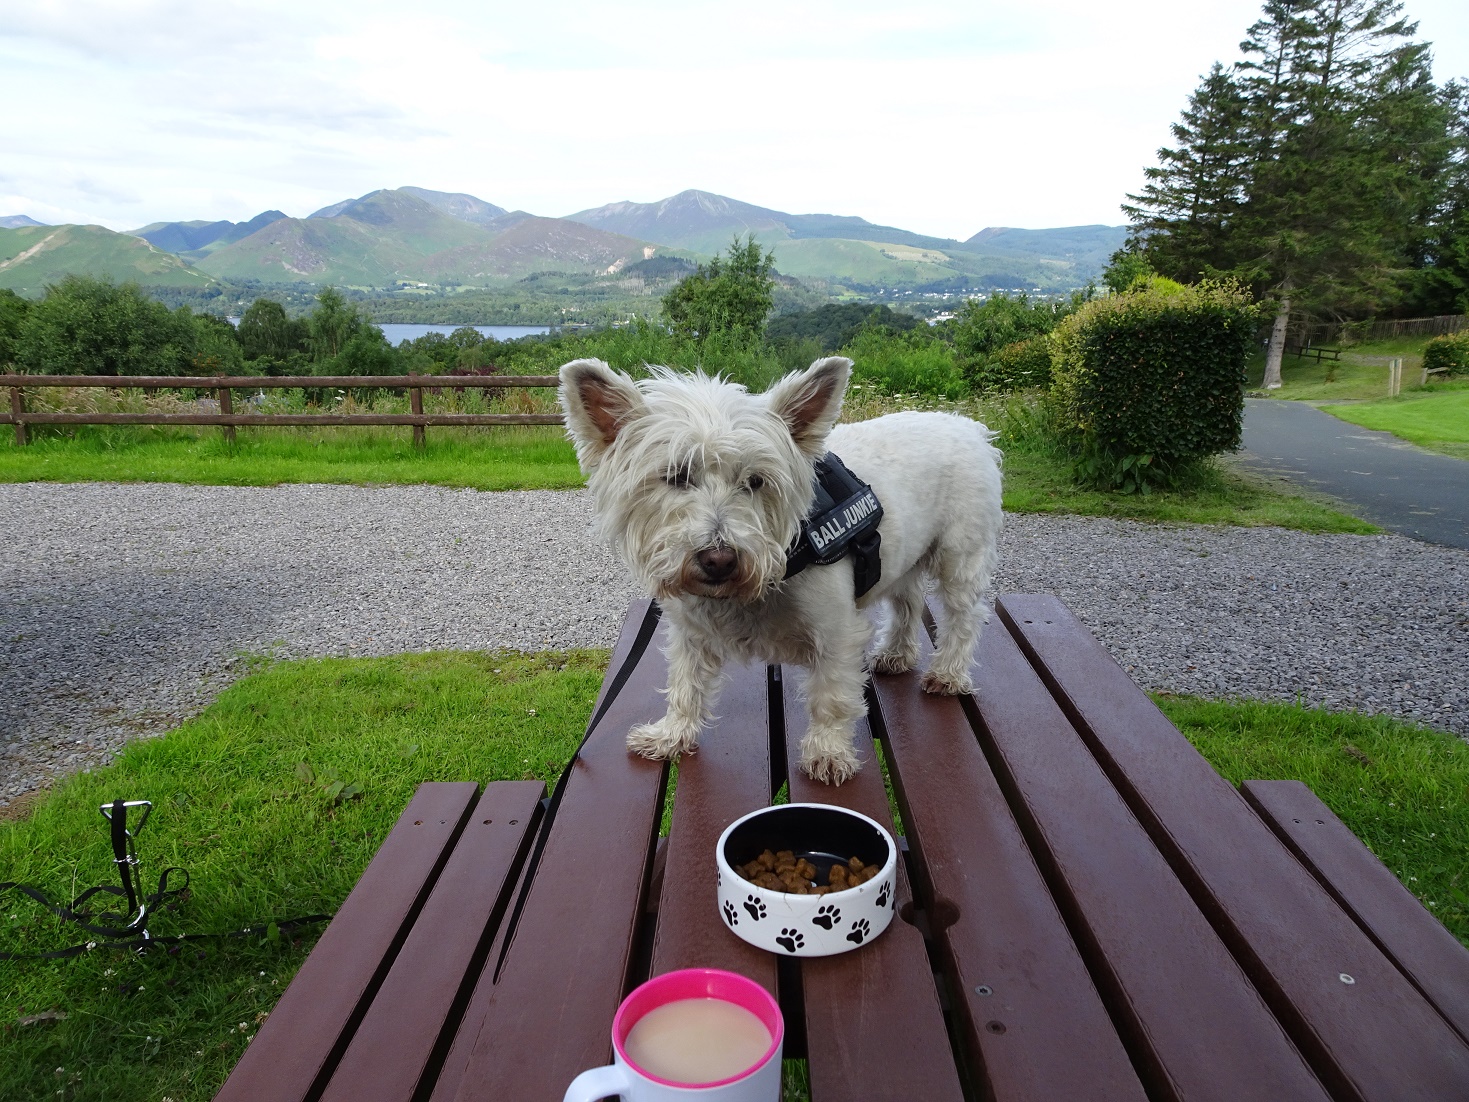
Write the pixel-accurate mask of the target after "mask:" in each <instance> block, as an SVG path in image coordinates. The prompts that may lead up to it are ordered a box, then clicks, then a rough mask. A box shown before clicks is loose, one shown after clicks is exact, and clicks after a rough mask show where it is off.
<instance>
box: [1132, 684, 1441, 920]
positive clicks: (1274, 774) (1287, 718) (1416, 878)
mask: <svg viewBox="0 0 1469 1102" xmlns="http://www.w3.org/2000/svg"><path fill="white" fill-rule="evenodd" d="M1155 699H1156V700H1157V702H1158V706H1159V707H1160V708H1162V709H1163V711H1164V713H1165V714H1167V716H1168V718H1169V719H1171V720H1172V721H1173V722H1174V723H1175V724H1176V725H1177V726H1178V727H1179V729H1180V730H1182V731H1183V733H1184V734H1185V735H1187V736H1188V739H1189V741H1190V742H1192V743H1193V744H1194V746H1195V747H1197V748H1198V750H1199V752H1200V753H1201V754H1203V755H1204V757H1206V758H1208V759H1209V762H1210V764H1211V765H1213V766H1214V768H1215V769H1217V770H1219V772H1220V773H1221V774H1222V775H1223V776H1224V777H1225V778H1226V779H1228V780H1229V781H1230V782H1231V783H1234V784H1238V783H1239V782H1240V781H1243V780H1300V781H1305V782H1306V784H1308V785H1309V786H1310V787H1311V790H1312V791H1313V792H1315V793H1316V795H1317V796H1319V797H1320V798H1321V800H1322V802H1323V803H1325V804H1326V806H1327V807H1329V808H1331V810H1332V811H1333V812H1334V813H1335V814H1336V815H1337V817H1338V818H1340V819H1341V820H1342V822H1344V823H1345V824H1346V825H1347V826H1348V827H1350V828H1351V830H1352V833H1354V834H1356V835H1357V837H1358V838H1361V839H1362V841H1364V842H1365V843H1366V844H1367V846H1368V848H1370V849H1371V850H1372V852H1373V853H1375V854H1377V856H1378V857H1379V858H1380V859H1381V860H1382V861H1383V863H1384V864H1386V865H1387V867H1388V868H1390V869H1392V871H1393V872H1394V873H1395V874H1396V875H1397V877H1398V879H1399V880H1401V881H1402V882H1403V884H1404V885H1405V886H1406V887H1407V888H1408V890H1409V891H1411V892H1412V893H1413V894H1414V895H1415V896H1417V897H1418V898H1419V899H1420V900H1422V902H1423V904H1424V905H1425V906H1426V907H1427V908H1428V909H1429V911H1431V912H1432V913H1433V914H1434V915H1436V916H1437V917H1438V919H1439V921H1441V922H1442V923H1443V924H1444V925H1445V926H1447V927H1448V928H1449V930H1450V931H1452V933H1453V934H1454V936H1456V937H1457V938H1458V939H1459V940H1460V941H1462V942H1464V943H1465V944H1466V945H1469V742H1465V741H1464V740H1463V739H1459V738H1455V737H1454V736H1453V735H1449V734H1445V733H1443V732H1440V731H1433V730H1430V729H1428V728H1426V727H1420V726H1417V725H1415V724H1410V723H1403V722H1401V721H1399V720H1393V719H1388V718H1386V717H1381V716H1378V717H1369V716H1363V715H1358V714H1355V713H1331V712H1326V711H1322V710H1319V709H1308V708H1297V707H1294V706H1292V705H1288V704H1265V703H1258V702H1251V701H1240V702H1229V703H1221V702H1218V701H1208V700H1200V699H1197V698H1193V697H1182V696H1166V695H1160V696H1158V697H1156V698H1155Z"/></svg>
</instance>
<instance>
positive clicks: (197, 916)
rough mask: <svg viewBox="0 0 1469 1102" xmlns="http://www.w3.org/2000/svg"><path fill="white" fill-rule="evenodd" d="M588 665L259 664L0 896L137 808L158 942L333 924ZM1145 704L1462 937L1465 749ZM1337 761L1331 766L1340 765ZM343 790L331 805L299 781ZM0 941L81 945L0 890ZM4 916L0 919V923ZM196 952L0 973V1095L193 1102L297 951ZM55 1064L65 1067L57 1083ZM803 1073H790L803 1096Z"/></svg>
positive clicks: (577, 685)
mask: <svg viewBox="0 0 1469 1102" xmlns="http://www.w3.org/2000/svg"><path fill="white" fill-rule="evenodd" d="M606 661H607V653H606V652H605V651H574V652H564V653H563V652H551V653H545V654H540V655H522V654H506V653H501V654H464V653H454V654H447V653H443V654H421V655H402V656H397V657H392V658H372V659H325V660H315V661H303V662H283V663H278V664H264V663H263V664H262V665H261V667H260V668H259V669H258V670H257V672H255V673H253V674H251V675H249V676H247V677H245V678H243V679H242V680H241V681H239V682H238V683H236V684H235V685H234V686H233V687H232V688H230V689H228V690H227V691H225V692H224V693H223V694H221V696H220V697H219V698H218V700H216V701H215V703H214V704H212V705H211V706H210V707H209V708H208V709H207V710H206V711H205V712H204V713H203V714H202V715H201V716H200V717H199V718H197V719H195V720H193V721H190V722H188V723H185V724H184V725H183V726H181V727H179V728H178V729H177V730H175V731H172V732H170V733H169V734H168V735H167V736H165V737H163V738H159V739H152V740H146V741H141V742H135V743H133V744H132V745H130V746H129V747H128V748H127V749H126V750H125V751H124V752H123V753H122V755H121V756H120V757H119V758H118V760H117V761H116V762H115V763H114V764H112V765H110V766H108V767H106V768H103V769H99V770H96V771H94V772H92V773H89V774H82V775H79V776H75V777H72V778H70V779H69V780H67V781H64V782H62V783H60V784H58V785H57V786H56V788H54V789H53V790H52V791H50V792H49V793H47V794H45V796H44V797H43V798H42V799H41V800H39V801H38V802H37V804H36V806H35V807H34V808H33V810H32V811H31V812H30V814H29V816H28V817H26V818H24V819H21V820H19V821H14V822H8V823H0V879H14V880H20V881H22V882H25V883H30V884H35V885H38V886H40V887H42V888H44V889H45V890H47V891H49V892H50V893H51V894H52V895H53V896H54V897H59V898H63V899H64V898H67V897H68V896H69V895H70V894H71V893H72V892H73V891H75V890H78V889H80V888H81V887H83V886H87V885H91V884H97V883H109V882H111V881H112V877H113V875H114V873H113V870H112V867H111V860H110V858H111V851H110V848H109V846H108V844H107V841H106V837H105V834H104V832H103V829H102V820H101V818H100V816H99V815H98V813H97V805H98V804H100V803H103V802H106V801H110V800H112V799H114V798H116V797H119V796H122V797H127V798H146V799H150V800H152V801H153V802H154V804H155V812H154V816H153V818H152V820H151V821H150V822H149V824H148V827H147V828H146V830H144V831H143V832H142V833H141V835H140V838H139V850H140V854H141V856H142V858H143V861H144V873H145V875H146V876H148V877H149V878H150V883H151V879H152V878H153V877H156V876H157V874H158V871H159V870H160V869H161V868H162V867H164V866H166V865H181V866H183V867H185V868H187V869H188V870H189V872H190V873H191V874H192V876H193V885H192V896H191V898H189V899H188V901H187V902H186V903H184V904H183V905H182V906H181V907H180V909H179V910H178V911H177V912H176V913H173V912H167V913H164V914H161V915H160V916H159V917H158V918H157V920H156V921H155V922H154V923H153V929H154V931H155V932H156V933H159V934H168V933H174V932H180V931H190V932H195V931H210V930H220V931H222V930H232V929H238V928H240V927H243V926H246V925H253V924H256V923H258V922H260V921H261V920H263V919H267V918H271V917H282V916H289V915H296V914H305V913H310V912H314V911H321V910H326V911H330V910H334V909H335V908H336V907H337V906H339V905H340V903H341V901H342V899H343V898H345V896H346V894H347V892H348V891H349V890H350V888H351V886H352V884H353V883H354V882H355V881H356V879H357V877H358V876H359V875H360V874H361V871H362V869H363V868H364V867H365V866H366V864H367V862H368V860H369V859H370V857H371V856H372V854H373V852H374V851H375V850H376V848H377V846H378V845H379V844H380V843H381V841H382V839H383V837H384V836H385V835H386V833H387V831H388V830H389V828H390V827H391V825H392V823H393V822H394V821H395V820H396V818H397V816H398V814H399V813H400V812H401V810H402V808H403V807H404V806H405V805H406V804H407V802H408V800H409V798H410V797H411V795H412V793H413V789H414V787H415V786H416V785H417V784H419V783H420V782H422V781H430V780H476V781H488V780H495V779H520V778H536V779H541V780H544V781H547V782H551V781H553V780H554V779H555V777H556V776H557V775H558V774H559V773H560V771H561V769H562V768H563V767H564V765H565V763H566V761H567V759H568V757H569V755H570V754H571V753H572V752H573V751H574V749H575V747H576V745H577V743H578V741H579V739H580V736H581V733H582V731H583V729H584V726H585V724H586V720H587V717H588V715H589V713H590V710H591V705H592V701H593V699H594V697H595V695H596V691H597V686H598V684H599V683H600V680H601V677H602V673H603V669H604V667H605V663H606ZM1159 702H1160V705H1161V706H1162V708H1163V709H1164V711H1165V712H1167V713H1168V715H1169V717H1170V718H1171V719H1173V721H1174V722H1175V723H1178V724H1179V725H1180V727H1181V728H1182V729H1183V730H1184V732H1185V733H1186V734H1187V735H1188V737H1189V738H1190V739H1191V740H1192V741H1193V743H1194V744H1195V745H1196V746H1198V747H1199V749H1200V751H1201V752H1202V753H1203V754H1204V756H1205V757H1206V758H1208V759H1209V760H1210V761H1211V762H1212V763H1213V764H1214V765H1215V767H1216V768H1218V769H1219V770H1220V772H1221V773H1223V774H1224V775H1225V776H1226V777H1227V778H1229V779H1230V780H1231V781H1233V782H1238V781H1239V780H1242V779H1246V778H1265V779H1277V778H1279V779H1287V778H1298V779H1301V780H1304V781H1306V782H1307V783H1308V784H1310V785H1311V787H1312V788H1313V789H1314V790H1315V791H1316V792H1317V794H1318V795H1320V796H1321V798H1322V799H1323V800H1324V801H1325V802H1326V803H1327V805H1328V806H1329V807H1331V808H1332V810H1333V811H1335V812H1336V814H1338V815H1339V816H1340V817H1341V818H1342V819H1343V821H1345V822H1346V824H1347V825H1348V826H1349V827H1350V828H1351V829H1352V830H1353V831H1355V832H1356V833H1357V835H1358V836H1359V837H1361V838H1363V839H1364V840H1365V841H1366V842H1367V843H1368V844H1369V845H1370V846H1371V847H1372V849H1373V850H1374V851H1375V852H1376V853H1377V854H1378V855H1379V856H1380V857H1381V858H1382V859H1383V860H1384V861H1385V862H1386V863H1387V865H1388V866H1389V867H1390V868H1391V869H1392V870H1393V871H1394V873H1396V874H1397V875H1398V876H1399V877H1400V878H1401V879H1402V880H1403V882H1404V883H1405V884H1406V885H1407V886H1408V887H1409V888H1410V890H1412V891H1413V892H1414V894H1416V895H1418V896H1419V897H1420V898H1421V899H1423V900H1424V903H1425V905H1427V906H1429V909H1430V910H1431V911H1432V912H1433V913H1435V914H1436V915H1438V917H1439V918H1440V919H1441V920H1442V921H1444V923H1445V924H1446V925H1447V926H1448V927H1449V929H1450V930H1452V931H1453V932H1454V933H1455V934H1456V935H1457V936H1458V937H1460V938H1461V939H1465V940H1466V941H1469V895H1466V881H1465V876H1466V870H1469V745H1466V744H1465V743H1464V742H1462V741H1460V740H1458V739H1455V738H1453V737H1452V736H1450V735H1447V734H1443V733H1440V732H1435V731H1430V730H1427V729H1424V728H1421V727H1416V726H1413V725H1410V724H1405V723H1400V722H1395V721H1393V720H1388V719H1381V718H1367V717H1363V716H1359V715H1353V714H1346V715H1332V714H1329V713H1325V712H1321V711H1316V710H1311V709H1302V708H1296V707H1291V706H1288V705H1280V704H1258V703H1250V702H1234V703H1216V702H1209V701H1203V700H1196V699H1192V698H1185V697H1171V696H1164V697H1160V698H1159ZM1349 748H1350V749H1349ZM301 762H305V763H307V764H309V765H311V766H312V768H313V769H314V770H316V771H317V773H318V774H319V773H320V772H322V771H323V770H335V771H336V774H337V775H338V776H340V777H341V779H343V780H344V781H348V782H351V783H353V784H357V785H360V786H361V787H362V789H363V794H362V796H361V798H360V799H355V800H351V801H349V802H347V803H344V804H342V805H340V806H338V807H333V806H332V804H331V802H330V801H329V800H328V799H327V798H326V796H325V795H323V794H322V793H321V792H320V791H319V790H318V789H317V788H316V787H314V786H312V785H310V784H308V783H306V782H304V781H303V780H302V779H301V778H300V776H299V775H298V773H297V765H298V764H299V763H301ZM6 903H7V904H8V906H7V907H6V908H5V910H4V912H3V914H0V948H3V949H6V950H10V951H37V950H43V949H50V948H59V947H61V946H64V945H67V944H71V943H72V942H73V941H74V940H77V935H76V933H75V931H74V929H68V928H66V927H64V926H62V925H61V924H59V923H57V922H56V921H54V920H53V919H51V918H50V917H49V916H46V915H45V914H44V912H41V911H40V910H39V909H38V908H36V907H34V906H33V905H31V904H30V903H28V902H24V901H22V900H20V899H17V898H14V897H6ZM12 916H13V917H12ZM316 933H317V930H315V929H314V930H312V931H310V932H309V933H306V934H303V935H301V936H300V937H299V938H298V940H297V941H295V942H291V941H289V940H288V939H282V940H280V941H279V942H271V941H268V940H266V939H264V938H260V939H255V938H250V939H228V940H205V941H200V942H199V943H197V945H194V946H190V947H189V948H188V949H187V950H186V951H183V952H181V953H179V954H177V955H169V954H167V953H164V952H160V951H155V952H154V953H151V954H149V955H147V956H144V957H139V956H136V955H133V954H129V953H116V952H100V953H94V954H90V955H85V956H82V957H80V958H77V959H73V960H69V961H53V962H27V963H10V962H7V963H3V964H0V1006H3V1011H0V1013H3V1020H4V1021H5V1022H7V1023H18V1022H19V1020H20V1019H21V1018H23V1017H25V1016H27V1015H34V1014H36V1013H38V1012H44V1011H51V1010H55V1011H60V1012H63V1013H64V1014H65V1015H66V1017H65V1018H64V1019H62V1020H55V1021H48V1022H43V1023H39V1024H33V1025H19V1024H10V1025H7V1026H6V1027H4V1029H3V1031H0V1099H5V1100H10V1099H16V1100H22V1099H25V1100H29V1099H41V1098H57V1099H61V1100H62V1102H77V1100H88V1102H91V1100H95V1102H104V1100H105V1102H111V1100H112V1099H119V1098H126V1099H135V1098H136V1099H149V1100H157V1099H160V1098H170V1099H173V1100H174V1102H204V1100H207V1099H209V1098H211V1097H212V1096H213V1094H214V1092H215V1091H216V1090H217V1089H218V1087H219V1084H220V1083H221V1082H222V1081H223V1079H224V1077H225V1076H226V1075H227V1074H228V1073H229V1070H230V1068H232V1067H233V1066H234V1063H235V1061H236V1060H238V1058H239V1056H240V1054H241V1052H243V1050H244V1047H245V1045H246V1044H247V1043H248V1038H249V1037H251V1036H252V1035H253V1034H254V1032H255V1030H256V1028H257V1027H258V1025H259V1023H260V1022H261V1021H263V1020H264V1016H265V1015H267V1014H268V1013H269V1011H270V1009H271V1008H272V1007H273V1006H274V1004H275V1001H276V999H277V998H278V996H279V994H280V992H281V991H282V990H283V989H284V988H285V986H286V984H288V983H289V982H290V979H291V977H292V976H293V975H294V974H295V971H296V969H297V968H298V967H299V966H300V963H301V961H302V960H303V959H304V957H305V954H306V952H307V951H309V949H310V947H311V945H312V944H313V942H314V938H315V936H316ZM58 1069H60V1070H58ZM805 1074H806V1069H805V1068H804V1067H803V1066H801V1065H800V1064H799V1063H798V1062H790V1063H789V1065H788V1067H787V1068H786V1075H787V1079H788V1082H789V1083H790V1084H791V1085H792V1087H793V1088H799V1087H800V1086H801V1084H802V1082H803V1077H804V1076H805Z"/></svg>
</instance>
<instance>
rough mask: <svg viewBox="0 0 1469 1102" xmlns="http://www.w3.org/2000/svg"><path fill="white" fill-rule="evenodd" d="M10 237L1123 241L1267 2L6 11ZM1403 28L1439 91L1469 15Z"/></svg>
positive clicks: (1416, 10)
mask: <svg viewBox="0 0 1469 1102" xmlns="http://www.w3.org/2000/svg"><path fill="white" fill-rule="evenodd" d="M7 7H8V10H7V17H6V21H5V25H4V27H0V91H3V93H4V95H5V96H6V99H7V101H8V102H9V103H11V104H12V105H19V107H20V109H19V110H11V111H9V112H7V113H6V114H5V116H4V117H3V118H0V148H3V149H4V150H5V151H6V155H5V159H4V160H5V164H4V166H3V175H0V204H3V206H0V214H5V213H29V214H31V215H32V216H33V217H36V218H41V219H43V220H47V221H52V220H57V219H60V218H65V219H67V220H78V221H100V222H102V223H103V224H106V225H110V226H113V227H115V228H120V229H121V228H132V227H135V226H137V225H140V224H142V223H145V222H149V221H154V220H159V219H171V218H220V217H227V218H233V219H241V218H248V217H250V216H252V215H253V214H255V213H257V212H259V211H260V210H263V209H266V208H270V207H278V208H280V209H282V210H285V211H286V212H287V213H289V214H296V215H302V214H306V213H309V212H310V211H312V210H314V209H316V208H317V207H320V206H323V205H325V204H326V203H329V202H334V201H336V200H338V199H341V198H344V197H346V196H348V195H358V194H362V193H363V192H366V191H369V190H371V189H373V188H377V187H396V186H401V185H403V184H409V183H412V184H418V185H421V186H424V187H433V188H440V189H444V190H455V191H469V192H472V193H474V194H477V195H480V196H482V197H483V198H485V199H487V200H489V201H491V202H495V203H499V204H501V205H504V206H509V207H523V208H525V209H529V210H533V211H536V212H538V213H547V214H565V213H568V212H571V211H574V210H578V209H582V208H585V207H589V206H595V205H599V204H601V203H604V202H609V201H612V200H616V199H624V198H630V199H637V200H644V201H646V200H652V199H658V198H662V197H664V196H666V195H669V194H672V193H674V192H676V191H679V190H681V189H683V188H685V187H700V188H704V189H707V190H712V191H718V192H722V193H724V194H727V195H732V196H735V197H737V198H740V199H744V200H747V201H750V202H755V203H760V204H762V205H766V206H773V207H777V208H780V209H783V210H791V211H800V212H804V211H827V212H832V213H840V214H860V215H862V216H863V217H866V218H869V219H871V220H872V221H874V222H880V223H887V224H893V225H900V226H903V227H906V228H911V229H915V230H920V231H923V232H929V233H934V234H941V235H945V236H960V237H964V236H968V235H969V234H971V233H973V232H975V231H976V230H978V229H980V228H981V227H983V226H985V225H1030V226H1040V225H1063V224H1071V223H1079V222H1097V221H1100V222H1111V223H1116V222H1118V221H1120V220H1121V216H1120V213H1119V211H1118V209H1117V207H1118V203H1119V202H1120V201H1121V200H1122V197H1123V195H1124V193H1125V192H1127V191H1128V190H1130V189H1134V188H1136V187H1137V186H1138V185H1139V183H1140V182H1141V178H1142V168H1143V167H1144V166H1145V165H1147V164H1149V163H1151V162H1152V158H1153V155H1154V151H1155V150H1156V148H1157V147H1158V146H1159V145H1161V144H1163V143H1164V142H1165V141H1166V140H1167V138H1168V124H1169V123H1170V122H1172V121H1173V120H1174V119H1175V118H1176V117H1177V115H1178V112H1179V110H1180V109H1181V108H1182V106H1183V105H1184V101H1185V99H1186V97H1187V95H1188V93H1189V92H1190V91H1191V90H1192V89H1193V87H1194V86H1195V85H1196V84H1197V81H1198V78H1199V75H1200V74H1201V73H1203V72H1204V71H1205V70H1206V69H1207V68H1208V67H1209V65H1210V64H1211V63H1212V62H1213V61H1214V60H1216V59H1220V60H1226V61H1227V60H1231V59H1232V58H1233V57H1234V56H1235V49H1236V44H1237V43H1238V41H1239V39H1240V38H1241V37H1242V36H1243V34H1244V31H1245V28H1246V27H1247V26H1248V25H1249V24H1250V23H1251V22H1252V21H1253V20H1254V19H1255V18H1256V16H1257V14H1258V11H1259V8H1258V4H1257V3H1256V2H1254V0H1217V2H1213V3H1198V4H1188V5H1184V4H1178V3H1176V2H1174V0H1168V2H1164V0H1134V2H1132V3H1130V4H1128V5H1126V7H1125V8H1119V7H1118V6H1117V5H1110V6H1108V5H1097V4H1093V3H1080V2H1078V0H1056V2H1053V3H1052V4H1050V5H1047V6H1045V7H1044V8H1038V7H1034V6H1021V5H1016V4H997V3H979V4H976V3H972V2H971V3H958V2H950V0H916V2H910V3H908V4H906V5H892V4H890V3H875V2H869V0H841V2H837V0H821V2H800V0H751V2H750V3H746V4H743V5H740V6H738V7H733V6H729V5H713V4H708V5H699V4H691V3H689V2H688V0H678V2H673V0H666V2H665V0H637V2H635V3H622V4H607V3H605V2H600V3H592V2H585V3H583V2H568V0H549V2H547V3H542V4H539V5H521V4H516V5H510V4H493V5H484V4H476V3H469V2H461V3H441V4H439V5H436V6H434V7H433V8H432V9H429V10H426V11H425V12H424V13H423V14H421V15H420V14H417V13H411V12H410V10H408V9H404V8H403V7H402V6H401V5H397V4H389V3H387V2H386V0H367V2H362V3H351V4H349V3H346V2H345V0H328V2H326V3H317V4H310V5H303V4H299V3H298V4H285V3H282V2H279V0H266V2H264V3H260V4H251V5H212V6H203V7H201V6H198V5H188V4H184V3H180V2H175V0H155V2H152V3H149V2H132V3H122V2H106V0H52V2H49V3H47V2H40V0H12V2H11V4H9V5H8V6H7ZM1461 9H1464V5H1462V3H1450V2H1449V0H1423V2H1421V3H1414V4H1412V5H1411V7H1410V14H1412V15H1414V16H1416V17H1418V18H1419V19H1420V20H1421V21H1422V33H1423V35H1424V37H1426V38H1429V39H1431V40H1433V41H1434V42H1435V54H1436V56H1437V59H1438V62H1437V65H1436V70H1437V74H1438V76H1439V77H1440V79H1442V78H1445V77H1448V76H1453V75H1455V74H1457V73H1469V9H1465V10H1461Z"/></svg>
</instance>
